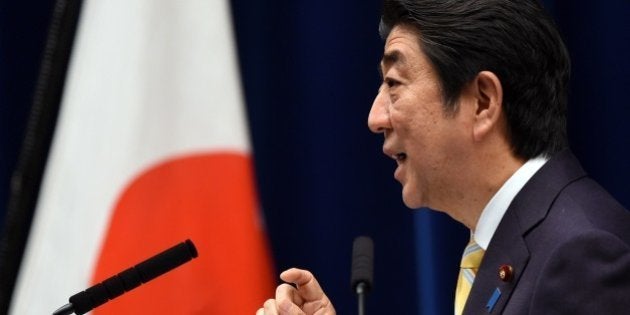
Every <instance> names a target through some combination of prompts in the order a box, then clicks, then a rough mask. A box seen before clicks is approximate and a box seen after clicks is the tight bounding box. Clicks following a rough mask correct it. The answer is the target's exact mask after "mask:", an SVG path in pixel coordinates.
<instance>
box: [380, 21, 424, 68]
mask: <svg viewBox="0 0 630 315" xmlns="http://www.w3.org/2000/svg"><path fill="white" fill-rule="evenodd" d="M418 36H419V35H418V33H417V32H416V31H415V30H414V29H413V28H411V27H410V26H406V25H397V26H395V27H394V28H393V29H392V31H391V32H390V33H389V35H388V36H387V39H386V40H385V49H384V52H383V58H382V59H381V70H382V71H383V72H384V71H386V70H387V69H388V68H390V67H392V66H398V65H400V66H414V65H419V63H423V61H424V53H423V52H422V49H420V42H419V38H418Z"/></svg>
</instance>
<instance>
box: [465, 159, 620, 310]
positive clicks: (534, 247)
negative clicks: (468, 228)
mask: <svg viewBox="0 0 630 315" xmlns="http://www.w3.org/2000/svg"><path fill="white" fill-rule="evenodd" d="M501 265H509V266H511V267H512V270H513V273H512V275H513V276H512V279H508V281H503V280H501V279H500V277H499V268H500V266H501ZM495 292H496V293H495ZM498 292H500V293H498ZM493 294H494V297H495V298H496V297H497V295H498V299H496V302H494V303H492V301H491V297H492V296H493ZM488 305H490V306H492V307H489V306H488ZM490 309H491V312H490ZM488 313H490V314H536V315H538V314H630V212H628V211H627V210H626V209H624V208H623V207H622V206H621V205H620V204H619V203H618V202H617V201H615V200H614V199H613V198H612V197H611V196H610V195H609V194H608V193H607V192H606V191H605V190H604V189H603V188H602V187H601V186H599V185H598V184H597V183H596V182H594V181H593V180H592V179H591V178H589V177H588V176H587V175H586V173H585V172H584V170H583V169H582V167H581V166H580V164H579V162H578V161H577V159H576V158H575V157H574V156H573V155H572V154H571V153H570V152H569V151H565V152H562V153H559V154H557V155H556V156H554V157H553V158H552V159H551V160H549V161H548V162H547V164H545V165H544V166H543V167H542V168H541V169H540V170H539V171H538V172H537V173H536V174H535V175H534V176H533V177H532V178H531V179H530V180H529V182H528V183H527V184H526V185H525V186H524V187H523V189H522V190H521V191H520V192H519V193H518V195H517V196H516V197H515V198H514V200H513V201H512V203H511V204H510V207H509V208H508V210H507V212H506V213H505V216H504V217H503V219H502V220H501V223H500V224H499V226H498V228H497V230H496V232H495V234H494V236H493V238H492V240H491V241H490V244H489V246H488V249H487V251H486V253H485V255H484V258H483V261H482V263H481V266H480V268H479V272H478V273H477V276H476V278H475V282H474V285H473V288H472V290H471V293H470V295H469V298H468V302H467V304H466V306H465V309H464V314H488Z"/></svg>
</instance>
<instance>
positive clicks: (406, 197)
mask: <svg viewBox="0 0 630 315" xmlns="http://www.w3.org/2000/svg"><path fill="white" fill-rule="evenodd" d="M418 195H419V194H413V195H412V194H408V193H405V191H404V189H403V194H402V199H403V203H404V204H405V206H407V208H410V209H419V208H422V207H424V205H423V203H422V200H421V198H419V196H418Z"/></svg>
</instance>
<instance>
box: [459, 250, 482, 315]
mask: <svg viewBox="0 0 630 315" xmlns="http://www.w3.org/2000/svg"><path fill="white" fill-rule="evenodd" d="M483 253H484V250H483V249H482V248H481V247H479V245H477V243H475V241H474V240H473V239H472V238H471V239H470V242H469V243H468V245H467V246H466V249H465V250H464V254H463V255H462V262H461V264H460V269H459V278H458V279H457V289H456V290H455V315H461V314H462V312H463V311H464V305H466V300H467V299H468V295H469V294H470V289H471V288H472V285H473V282H474V281H475V275H476V274H477V271H478V270H479V265H480V264H481V259H482V258H483Z"/></svg>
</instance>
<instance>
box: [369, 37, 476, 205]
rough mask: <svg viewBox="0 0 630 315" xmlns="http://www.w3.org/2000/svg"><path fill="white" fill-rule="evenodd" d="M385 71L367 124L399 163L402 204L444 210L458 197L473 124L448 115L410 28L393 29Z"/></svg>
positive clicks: (431, 70) (436, 81) (433, 74)
mask: <svg viewBox="0 0 630 315" xmlns="http://www.w3.org/2000/svg"><path fill="white" fill-rule="evenodd" d="M381 72H382V77H383V83H382V84H381V86H380V88H379V91H378V95H377V96H376V98H375V99H374V103H373V105H372V109H371V111H370V115H369V117H368V125H369V127H370V129H371V130H372V131H373V132H375V133H383V134H384V136H385V143H384V145H383V152H384V153H385V154H386V155H387V156H389V157H391V158H393V159H394V160H396V163H397V164H398V167H397V168H396V172H395V173H394V177H395V178H396V179H397V180H398V181H399V182H400V183H401V184H402V186H403V189H402V196H403V201H404V202H405V204H406V205H407V206H408V207H410V208H419V207H431V208H433V209H445V208H444V207H445V206H447V205H448V200H449V199H452V198H458V197H459V196H458V195H457V191H458V182H459V181H458V179H460V177H461V176H465V172H463V170H464V169H465V167H464V166H463V165H462V162H464V161H465V156H466V148H468V147H467V145H466V144H467V143H469V142H470V137H471V136H470V134H468V132H467V130H469V129H467V128H466V126H468V125H469V124H470V123H471V122H469V121H466V120H465V119H464V117H465V116H464V115H460V112H459V111H456V112H455V113H446V112H445V110H444V108H445V107H444V100H443V97H442V94H441V89H440V81H439V79H438V75H437V73H436V72H435V70H434V68H433V66H432V65H431V63H430V62H429V61H428V59H427V57H426V56H425V54H424V53H423V52H422V50H421V49H420V45H419V40H418V34H417V32H416V31H415V30H414V29H412V28H411V27H409V26H406V25H397V26H395V27H394V28H393V29H392V31H391V32H390V34H389V36H388V37H387V40H386V43H385V51H384V54H383V59H382V61H381ZM464 164H465V163H464ZM459 191H461V190H459Z"/></svg>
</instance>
